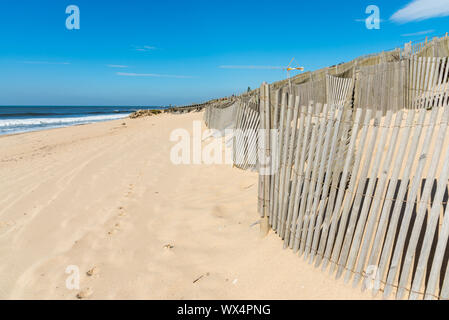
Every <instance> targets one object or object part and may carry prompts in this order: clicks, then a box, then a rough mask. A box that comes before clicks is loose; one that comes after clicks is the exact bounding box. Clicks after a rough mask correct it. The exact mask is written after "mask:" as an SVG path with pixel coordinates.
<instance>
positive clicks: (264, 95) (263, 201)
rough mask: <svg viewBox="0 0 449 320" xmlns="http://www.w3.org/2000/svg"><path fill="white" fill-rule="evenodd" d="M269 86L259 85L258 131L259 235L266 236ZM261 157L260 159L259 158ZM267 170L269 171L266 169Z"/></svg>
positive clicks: (268, 184) (268, 208) (267, 214)
mask: <svg viewBox="0 0 449 320" xmlns="http://www.w3.org/2000/svg"><path fill="white" fill-rule="evenodd" d="M269 90H270V89H269V86H268V85H267V84H266V83H265V82H264V83H262V86H261V87H260V131H259V139H260V140H259V152H260V155H261V157H260V158H259V208H260V212H259V213H260V216H261V221H260V235H261V236H262V237H264V236H266V235H267V234H268V231H269V223H268V216H269V210H270V175H271V170H270V166H271V164H270V163H266V162H267V160H269V161H271V160H270V155H271V154H270V133H269V132H270V131H269V128H270V97H269ZM261 159H262V160H261ZM268 170H269V171H268Z"/></svg>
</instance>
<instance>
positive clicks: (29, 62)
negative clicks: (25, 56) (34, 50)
mask: <svg viewBox="0 0 449 320" xmlns="http://www.w3.org/2000/svg"><path fill="white" fill-rule="evenodd" d="M23 63H26V64H60V65H66V64H70V62H53V61H23Z"/></svg>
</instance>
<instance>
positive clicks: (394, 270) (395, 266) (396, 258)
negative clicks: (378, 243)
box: [380, 109, 438, 298]
mask: <svg viewBox="0 0 449 320" xmlns="http://www.w3.org/2000/svg"><path fill="white" fill-rule="evenodd" d="M424 110H425V109H424ZM437 115H438V110H437V109H433V110H432V114H431V117H430V119H429V125H428V127H427V132H426V136H425V138H424V142H423V147H422V150H421V152H419V155H420V157H419V159H418V162H417V164H416V168H415V170H414V171H415V172H414V174H415V175H414V177H413V181H412V182H411V184H410V190H409V194H408V198H409V199H411V200H409V201H407V203H406V208H405V211H404V214H403V217H402V222H401V223H402V226H401V228H400V229H399V234H398V235H397V236H396V235H395V233H396V229H395V228H394V224H390V227H389V228H388V233H387V241H386V243H385V248H387V246H388V247H389V248H392V245H393V241H394V237H395V236H396V244H395V247H394V251H393V253H392V257H391V262H390V266H389V270H388V275H387V280H386V283H385V288H384V294H383V296H384V298H388V296H389V295H390V294H391V291H392V290H393V286H394V283H395V281H396V277H397V274H398V271H399V263H400V260H401V257H402V253H403V252H402V251H403V249H404V245H405V240H406V236H407V233H408V227H409V224H410V220H411V216H412V211H413V208H414V206H415V204H414V199H416V196H417V194H418V189H419V186H420V183H421V177H422V173H423V170H424V166H425V164H426V162H427V158H428V151H429V147H430V142H431V139H432V136H433V133H434V128H435V124H436V118H437ZM411 152H412V153H414V152H418V150H416V149H412V150H411ZM415 158H416V157H415ZM404 177H405V176H404ZM402 189H403V190H402ZM399 191H400V192H401V191H402V193H403V196H405V194H406V192H405V191H406V187H405V186H404V188H402V186H401V190H399ZM402 193H401V195H402ZM398 199H399V201H398V202H400V200H401V199H404V198H403V197H398ZM398 202H397V204H396V205H395V212H396V217H397V215H399V212H400V211H399V210H400V207H399V203H398ZM400 205H401V206H402V203H401V204H400ZM393 218H395V216H394V215H393ZM396 219H398V217H397V218H396ZM389 250H391V249H389ZM389 250H386V249H384V251H383V252H382V258H381V264H380V267H381V268H380V271H381V274H382V273H383V269H384V268H387V259H388V256H389V254H390V253H389Z"/></svg>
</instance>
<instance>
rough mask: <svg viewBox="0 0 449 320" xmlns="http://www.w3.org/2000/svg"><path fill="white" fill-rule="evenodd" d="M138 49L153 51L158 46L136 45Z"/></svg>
mask: <svg viewBox="0 0 449 320" xmlns="http://www.w3.org/2000/svg"><path fill="white" fill-rule="evenodd" d="M134 48H135V50H136V51H153V50H156V49H157V48H156V47H155V46H134Z"/></svg>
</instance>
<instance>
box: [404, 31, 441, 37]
mask: <svg viewBox="0 0 449 320" xmlns="http://www.w3.org/2000/svg"><path fill="white" fill-rule="evenodd" d="M434 32H435V30H425V31H419V32H414V33H404V34H401V37H414V36H422V35H425V34H429V33H434Z"/></svg>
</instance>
